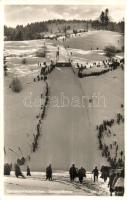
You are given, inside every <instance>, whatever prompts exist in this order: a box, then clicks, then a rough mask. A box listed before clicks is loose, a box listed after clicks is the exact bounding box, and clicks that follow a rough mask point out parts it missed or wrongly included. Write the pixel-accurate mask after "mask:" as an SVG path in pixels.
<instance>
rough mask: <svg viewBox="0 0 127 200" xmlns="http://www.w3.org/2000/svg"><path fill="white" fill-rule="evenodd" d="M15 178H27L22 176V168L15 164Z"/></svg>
mask: <svg viewBox="0 0 127 200" xmlns="http://www.w3.org/2000/svg"><path fill="white" fill-rule="evenodd" d="M15 176H16V177H17V178H18V177H19V176H21V177H22V178H25V176H24V175H23V174H22V172H21V169H20V166H19V165H18V164H15Z"/></svg>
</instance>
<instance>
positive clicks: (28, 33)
mask: <svg viewBox="0 0 127 200" xmlns="http://www.w3.org/2000/svg"><path fill="white" fill-rule="evenodd" d="M72 23H79V24H81V23H82V24H83V23H84V24H88V23H89V24H90V25H91V26H90V27H91V28H93V29H98V30H100V29H103V30H110V31H116V32H121V33H124V20H123V21H121V22H118V23H116V22H112V20H111V18H110V16H109V10H108V9H105V11H102V12H101V14H100V16H99V18H98V19H97V20H89V21H85V20H70V21H66V20H60V19H58V20H49V21H44V22H35V23H31V24H27V25H26V26H23V25H17V26H16V28H11V27H7V26H4V35H5V39H6V40H14V41H18V40H19V41H20V40H32V39H41V38H42V37H41V34H40V33H43V32H48V31H49V28H48V27H49V26H51V25H52V24H55V25H56V26H57V25H60V24H63V32H65V33H66V31H67V30H68V29H71V25H70V24H72ZM58 31H59V27H58ZM49 32H50V33H51V30H50V31H49Z"/></svg>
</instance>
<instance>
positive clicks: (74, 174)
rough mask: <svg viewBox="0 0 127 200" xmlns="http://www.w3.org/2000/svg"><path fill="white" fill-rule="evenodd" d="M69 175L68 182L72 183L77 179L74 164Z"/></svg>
mask: <svg viewBox="0 0 127 200" xmlns="http://www.w3.org/2000/svg"><path fill="white" fill-rule="evenodd" d="M69 174H70V181H74V179H75V178H76V177H77V171H76V167H75V165H74V164H73V165H72V166H71V167H70V169H69Z"/></svg>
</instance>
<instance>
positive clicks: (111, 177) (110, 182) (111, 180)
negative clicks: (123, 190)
mask: <svg viewBox="0 0 127 200" xmlns="http://www.w3.org/2000/svg"><path fill="white" fill-rule="evenodd" d="M115 177H116V174H115V173H113V172H112V173H111V175H110V176H109V183H108V187H109V191H110V196H112V193H113V192H114V180H115Z"/></svg>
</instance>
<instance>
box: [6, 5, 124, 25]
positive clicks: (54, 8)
mask: <svg viewBox="0 0 127 200" xmlns="http://www.w3.org/2000/svg"><path fill="white" fill-rule="evenodd" d="M105 8H108V9H109V15H110V16H111V17H112V20H114V21H120V20H122V18H123V17H124V7H123V6H122V5H121V6H119V5H112V6H111V5H110V6H108V5H107V6H104V5H102V6H98V5H96V6H95V5H94V6H93V5H90V6H88V5H79V6H78V5H73V6H72V5H6V6H5V24H6V25H7V26H11V27H15V26H16V25H18V24H22V25H26V24H28V23H31V22H39V21H43V20H49V19H66V20H69V19H97V18H98V16H99V15H100V12H101V11H102V10H105Z"/></svg>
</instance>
